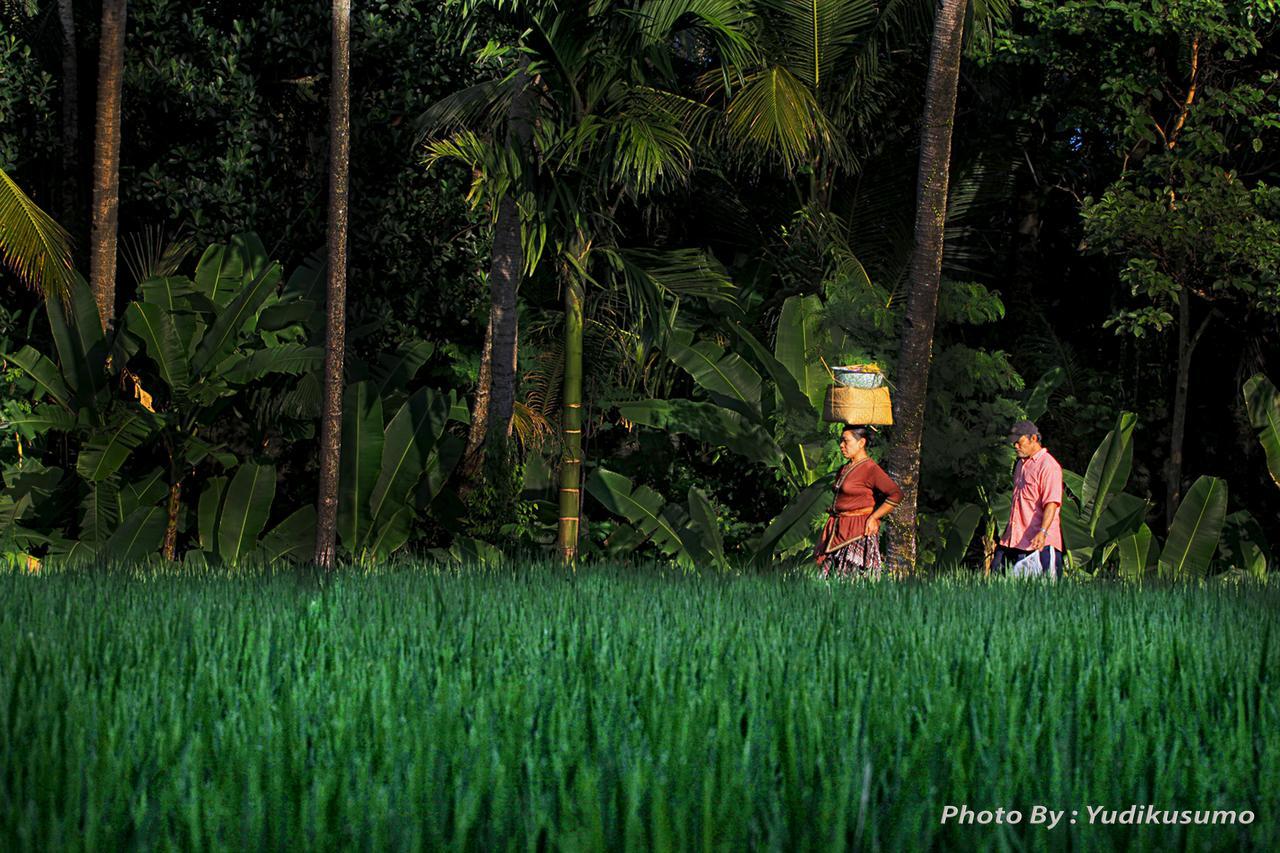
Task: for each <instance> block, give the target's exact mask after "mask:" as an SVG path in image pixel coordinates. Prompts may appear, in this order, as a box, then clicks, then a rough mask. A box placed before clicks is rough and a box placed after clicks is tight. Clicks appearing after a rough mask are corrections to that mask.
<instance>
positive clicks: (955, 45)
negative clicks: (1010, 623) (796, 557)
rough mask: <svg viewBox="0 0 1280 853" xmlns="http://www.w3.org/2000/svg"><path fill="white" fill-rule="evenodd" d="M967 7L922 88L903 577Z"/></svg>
mask: <svg viewBox="0 0 1280 853" xmlns="http://www.w3.org/2000/svg"><path fill="white" fill-rule="evenodd" d="M965 2H966V0H941V2H940V4H939V7H938V13H937V18H936V19H935V20H934V25H933V46H932V49H931V50H930V53H929V76H928V81H927V82H926V84H925V103H924V118H923V120H922V127H921V133H920V166H919V171H918V174H917V186H916V223H915V247H914V249H913V250H912V253H911V266H910V271H909V273H908V276H909V287H910V292H909V295H908V297H907V315H906V324H905V327H904V329H903V333H902V345H901V349H900V351H899V356H898V389H897V395H896V397H895V399H894V405H893V422H894V432H895V433H896V434H897V436H896V441H895V443H894V446H893V448H892V450H891V452H890V454H889V460H888V462H889V473H890V474H891V475H892V476H893V477H895V478H896V480H897V482H898V485H899V486H901V487H902V493H903V500H902V504H901V505H900V506H899V507H898V508H897V509H896V510H894V513H893V532H894V535H893V537H892V541H891V547H890V551H889V566H890V568H891V570H892V571H893V573H894V574H895V575H898V576H902V575H906V574H909V573H910V572H912V571H913V570H914V569H915V564H916V500H917V497H918V494H919V479H920V442H921V439H922V437H923V435H924V406H925V398H926V394H927V393H928V389H929V363H930V361H931V360H932V358H933V324H934V319H935V317H936V315H937V312H938V285H939V282H940V280H941V278H942V242H943V236H944V229H945V227H946V221H947V183H948V180H949V175H950V162H951V127H952V124H953V122H954V120H955V113H956V90H957V88H958V86H959V81H960V46H961V40H962V36H963V33H964V10H965Z"/></svg>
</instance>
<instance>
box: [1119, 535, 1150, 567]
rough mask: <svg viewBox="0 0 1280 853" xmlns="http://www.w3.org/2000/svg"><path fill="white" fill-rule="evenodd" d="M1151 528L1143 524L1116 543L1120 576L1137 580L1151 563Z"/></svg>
mask: <svg viewBox="0 0 1280 853" xmlns="http://www.w3.org/2000/svg"><path fill="white" fill-rule="evenodd" d="M1151 539H1152V537H1151V528H1150V527H1147V525H1145V524H1143V525H1142V526H1141V527H1139V528H1138V529H1137V531H1136V532H1134V533H1131V534H1129V535H1128V536H1125V537H1124V538H1122V539H1120V540H1119V542H1118V543H1117V545H1118V547H1119V549H1120V577H1122V578H1127V579H1129V580H1139V579H1141V578H1142V576H1143V575H1145V574H1146V573H1147V569H1148V568H1149V567H1150V565H1151Z"/></svg>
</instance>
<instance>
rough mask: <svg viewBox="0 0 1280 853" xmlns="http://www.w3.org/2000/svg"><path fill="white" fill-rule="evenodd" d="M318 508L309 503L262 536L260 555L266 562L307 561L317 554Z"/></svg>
mask: <svg viewBox="0 0 1280 853" xmlns="http://www.w3.org/2000/svg"><path fill="white" fill-rule="evenodd" d="M315 547H316V508H315V506H314V505H312V504H307V505H306V506H304V507H302V508H301V509H298V510H295V511H294V512H293V513H292V514H290V515H289V517H288V518H286V519H285V520H284V521H282V522H280V523H279V524H277V525H276V526H275V527H273V528H271V530H270V532H268V533H267V535H265V536H263V537H262V544H261V545H260V546H259V548H258V556H259V557H261V558H262V559H263V560H264V561H265V562H268V563H274V562H276V561H277V560H294V561H297V562H307V561H309V560H311V558H312V557H313V556H314V555H315Z"/></svg>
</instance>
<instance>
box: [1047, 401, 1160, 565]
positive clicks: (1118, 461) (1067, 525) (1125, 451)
mask: <svg viewBox="0 0 1280 853" xmlns="http://www.w3.org/2000/svg"><path fill="white" fill-rule="evenodd" d="M1137 423H1138V419H1137V416H1136V415H1134V414H1133V413H1132V412H1121V413H1120V414H1119V415H1118V416H1117V417H1116V423H1115V426H1114V427H1113V428H1112V429H1111V431H1110V432H1108V433H1107V435H1106V436H1105V437H1104V438H1103V439H1102V443H1101V444H1099V445H1098V448H1097V449H1096V450H1095V451H1094V453H1093V456H1092V458H1090V460H1089V467H1088V468H1087V469H1086V470H1085V474H1084V476H1083V477H1082V476H1080V475H1079V474H1076V473H1074V472H1072V471H1067V470H1064V471H1063V472H1062V476H1063V480H1064V482H1065V485H1066V487H1067V491H1068V493H1069V494H1067V495H1064V499H1063V502H1062V507H1061V510H1060V512H1061V519H1062V530H1063V539H1064V540H1065V541H1064V542H1063V544H1064V546H1065V547H1066V550H1067V555H1068V559H1069V560H1070V562H1071V564H1072V565H1073V566H1075V567H1079V568H1083V569H1085V570H1092V571H1094V572H1096V571H1098V570H1099V569H1100V568H1101V567H1102V566H1103V565H1105V564H1106V563H1107V562H1108V560H1110V559H1111V557H1112V555H1113V554H1115V553H1116V551H1117V549H1118V548H1119V547H1120V543H1121V541H1123V540H1127V539H1129V538H1130V537H1132V536H1134V535H1135V534H1137V533H1138V531H1139V529H1140V527H1141V526H1142V524H1143V520H1144V519H1145V518H1146V514H1147V509H1148V503H1147V501H1146V500H1144V499H1143V498H1139V497H1136V496H1134V495H1130V494H1127V493H1126V492H1124V487H1125V484H1126V483H1127V482H1128V480H1129V472H1130V470H1131V469H1132V467H1133V431H1134V428H1135V427H1136V426H1137ZM1129 544H1130V546H1133V545H1134V544H1135V543H1134V542H1130V543H1129Z"/></svg>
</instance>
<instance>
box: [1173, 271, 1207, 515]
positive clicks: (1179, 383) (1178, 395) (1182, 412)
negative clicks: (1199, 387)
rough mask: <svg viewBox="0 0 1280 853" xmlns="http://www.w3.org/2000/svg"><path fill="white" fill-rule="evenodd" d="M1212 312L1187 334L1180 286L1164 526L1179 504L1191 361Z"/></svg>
mask: <svg viewBox="0 0 1280 853" xmlns="http://www.w3.org/2000/svg"><path fill="white" fill-rule="evenodd" d="M1212 318H1213V314H1212V312H1210V313H1209V314H1207V315H1206V316H1205V318H1204V319H1203V320H1202V321H1201V322H1200V325H1199V327H1198V328H1197V329H1196V330H1195V331H1194V332H1192V331H1191V294H1190V293H1188V292H1187V289H1186V288H1185V287H1184V288H1182V290H1181V291H1180V292H1179V294H1178V368H1177V370H1178V372H1177V376H1176V377H1175V380H1174V381H1175V386H1174V391H1173V424H1172V428H1171V430H1170V435H1169V464H1168V468H1167V470H1166V472H1165V500H1164V518H1165V524H1166V525H1168V526H1172V525H1173V516H1174V513H1176V512H1177V511H1178V505H1179V504H1181V503H1182V464H1183V459H1182V450H1183V445H1184V444H1185V443H1186V435H1187V400H1188V398H1189V396H1190V391H1191V358H1192V356H1193V355H1194V354H1195V351H1196V345H1197V344H1199V343H1200V337H1201V336H1202V335H1203V334H1204V332H1205V329H1207V328H1208V327H1209V321H1210V320H1211V319H1212Z"/></svg>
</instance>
